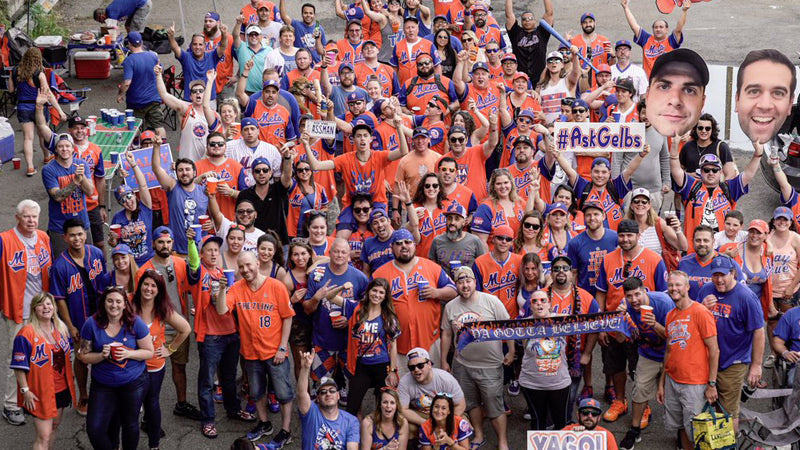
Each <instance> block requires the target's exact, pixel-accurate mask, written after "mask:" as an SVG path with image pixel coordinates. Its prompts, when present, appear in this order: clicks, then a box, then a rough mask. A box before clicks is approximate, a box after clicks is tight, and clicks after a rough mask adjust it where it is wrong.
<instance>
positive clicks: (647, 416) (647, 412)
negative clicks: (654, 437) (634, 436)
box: [636, 405, 653, 442]
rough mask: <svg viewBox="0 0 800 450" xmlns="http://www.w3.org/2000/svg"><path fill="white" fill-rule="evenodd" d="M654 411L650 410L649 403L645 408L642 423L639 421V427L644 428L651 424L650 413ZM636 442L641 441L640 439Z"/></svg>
mask: <svg viewBox="0 0 800 450" xmlns="http://www.w3.org/2000/svg"><path fill="white" fill-rule="evenodd" d="M652 412H653V411H652V410H650V405H647V407H646V408H645V409H644V414H642V421H641V423H639V428H641V429H642V430H644V429H645V428H647V426H648V425H650V414H651V413H652ZM636 442H639V441H636Z"/></svg>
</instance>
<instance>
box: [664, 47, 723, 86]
mask: <svg viewBox="0 0 800 450" xmlns="http://www.w3.org/2000/svg"><path fill="white" fill-rule="evenodd" d="M672 63H686V64H688V65H689V66H691V67H692V68H693V69H694V70H695V71H696V73H695V75H696V76H697V78H698V81H699V82H700V84H702V85H703V86H708V79H709V75H708V65H707V64H706V61H705V60H704V59H703V57H702V56H700V55H698V54H697V52H695V51H694V50H689V49H688V48H679V49H675V50H673V51H671V52H669V53H664V54H663V55H661V56H659V57H658V59H656V62H655V63H654V64H653V69H652V70H651V71H650V82H651V83H652V82H653V79H654V78H656V77H657V76H658V75H660V74H662V75H663V74H664V73H665V72H668V71H669V70H670V64H672Z"/></svg>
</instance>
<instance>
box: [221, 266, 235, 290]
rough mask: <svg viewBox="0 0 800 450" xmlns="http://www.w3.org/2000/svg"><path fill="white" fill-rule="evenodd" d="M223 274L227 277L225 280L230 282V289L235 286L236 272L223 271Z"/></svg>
mask: <svg viewBox="0 0 800 450" xmlns="http://www.w3.org/2000/svg"><path fill="white" fill-rule="evenodd" d="M222 273H223V274H224V275H225V279H226V280H227V281H228V287H231V286H233V283H235V282H236V271H235V270H231V269H228V270H223V271H222Z"/></svg>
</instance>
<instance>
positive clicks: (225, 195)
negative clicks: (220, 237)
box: [195, 131, 247, 219]
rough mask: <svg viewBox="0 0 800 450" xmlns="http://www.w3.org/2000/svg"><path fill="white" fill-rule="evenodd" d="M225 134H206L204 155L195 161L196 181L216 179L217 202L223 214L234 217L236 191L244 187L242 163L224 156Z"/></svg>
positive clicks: (230, 217)
mask: <svg viewBox="0 0 800 450" xmlns="http://www.w3.org/2000/svg"><path fill="white" fill-rule="evenodd" d="M226 145H227V144H226V141H225V136H224V135H223V134H222V133H219V132H216V131H214V132H212V133H210V134H209V135H208V139H207V144H206V156H204V157H203V159H201V160H200V161H197V162H196V163H195V165H196V167H197V173H198V176H197V181H198V182H200V183H206V182H207V180H209V179H216V180H217V183H218V184H217V190H216V192H217V193H218V195H217V204H218V205H219V210H220V212H221V213H222V215H223V216H225V217H227V218H228V219H232V218H233V217H234V213H233V210H234V207H235V203H236V196H237V195H238V194H239V192H238V191H240V190H242V189H244V188H246V187H247V186H246V185H245V176H244V172H243V171H242V165H241V164H239V162H237V161H236V160H235V159H233V158H229V157H227V156H226V154H225V152H226Z"/></svg>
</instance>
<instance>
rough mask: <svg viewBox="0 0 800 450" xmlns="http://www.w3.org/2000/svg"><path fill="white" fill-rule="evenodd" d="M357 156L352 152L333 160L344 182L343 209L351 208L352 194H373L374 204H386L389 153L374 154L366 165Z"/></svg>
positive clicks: (335, 168)
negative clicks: (385, 181)
mask: <svg viewBox="0 0 800 450" xmlns="http://www.w3.org/2000/svg"><path fill="white" fill-rule="evenodd" d="M356 155H358V153H357V152H351V153H347V154H344V155H339V156H337V157H335V158H333V164H334V170H335V171H337V172H339V173H341V174H342V181H343V182H344V188H345V192H344V198H342V205H343V207H347V206H350V195H351V194H354V193H356V192H363V191H368V192H369V193H371V194H372V201H373V202H374V203H386V185H385V184H384V180H385V178H384V177H385V175H386V166H387V165H388V164H389V152H372V153H371V154H370V157H369V159H368V160H367V162H366V163H362V162H361V161H359V160H358V158H357V157H356Z"/></svg>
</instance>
